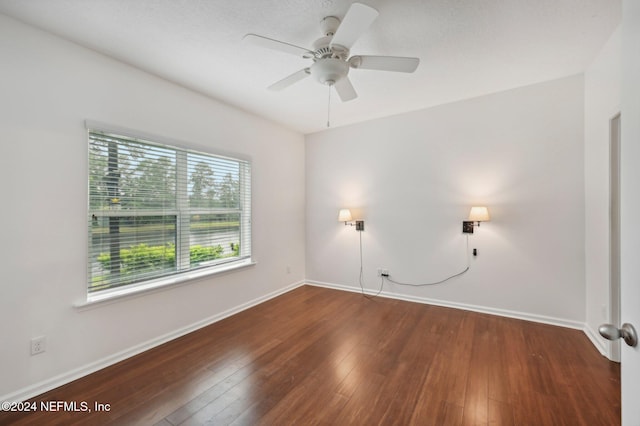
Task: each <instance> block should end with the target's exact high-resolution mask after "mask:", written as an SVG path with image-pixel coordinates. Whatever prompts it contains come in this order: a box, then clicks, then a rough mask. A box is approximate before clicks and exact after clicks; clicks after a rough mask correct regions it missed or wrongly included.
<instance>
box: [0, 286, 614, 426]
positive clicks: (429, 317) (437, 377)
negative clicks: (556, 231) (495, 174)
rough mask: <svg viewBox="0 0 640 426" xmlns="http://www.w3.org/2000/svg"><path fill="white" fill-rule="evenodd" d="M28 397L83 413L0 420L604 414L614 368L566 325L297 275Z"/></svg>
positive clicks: (380, 420)
mask: <svg viewBox="0 0 640 426" xmlns="http://www.w3.org/2000/svg"><path fill="white" fill-rule="evenodd" d="M33 401H36V402H38V401H66V402H72V401H75V402H78V404H79V407H80V404H81V403H82V402H85V403H87V404H88V407H89V408H91V409H92V412H91V413H88V412H69V411H60V412H41V411H40V412H36V413H31V414H17V413H0V424H33V425H49V424H59V425H70V424H91V425H96V424H118V425H120V424H123V425H130V424H143V425H153V424H157V425H178V424H184V425H201V424H212V425H224V424H238V425H253V424H265V425H290V424H296V425H309V424H325V425H343V424H358V425H376V424H384V425H391V424H397V425H406V424H416V425H488V424H491V425H536V426H539V425H589V426H593V425H607V426H611V425H617V424H620V368H619V365H618V364H615V363H612V362H609V361H608V360H607V359H605V358H604V357H602V356H601V355H600V354H599V353H598V352H597V350H596V349H595V348H594V347H593V345H592V344H591V343H590V342H589V341H588V339H587V337H586V336H585V335H584V334H583V333H582V332H581V331H578V330H571V329H565V328H560V327H554V326H548V325H542V324H537V323H532V322H527V321H520V320H515V319H508V318H501V317H496V316H491V315H484V314H479V313H473V312H467V311H462V310H456V309H449V308H442V307H437V306H429V305H421V304H417V303H410V302H403V301H398V300H392V299H383V298H376V299H367V298H365V297H363V296H362V295H359V294H356V293H347V292H341V291H336V290H329V289H323V288H317V287H310V286H305V287H301V288H298V289H296V290H294V291H291V292H289V293H287V294H284V295H282V296H280V297H278V298H276V299H273V300H270V301H268V302H266V303H263V304H261V305H259V306H257V307H254V308H252V309H249V310H247V311H244V312H242V313H240V314H237V315H235V316H233V317H230V318H227V319H225V320H223V321H220V322H218V323H216V324H213V325H211V326H208V327H206V328H203V329H201V330H198V331H196V332H194V333H191V334H189V335H187V336H184V337H181V338H179V339H176V340H174V341H172V342H169V343H167V344H164V345H162V346H159V347H157V348H155V349H153V350H150V351H148V352H145V353H143V354H140V355H138V356H136V357H133V358H130V359H128V360H126V361H123V362H121V363H119V364H116V365H114V366H111V367H109V368H106V369H104V370H101V371H99V372H96V373H94V374H92V375H90V376H88V377H85V378H82V379H80V380H77V381H75V382H73V383H70V384H68V385H65V386H62V387H60V388H58V389H55V390H53V391H51V392H48V393H46V394H44V395H41V396H40V397H38V398H35V399H34V400H33ZM96 402H97V403H103V404H109V408H110V409H109V411H103V412H96V411H95V409H94V404H95V403H96ZM38 404H39V402H38Z"/></svg>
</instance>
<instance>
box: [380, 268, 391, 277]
mask: <svg viewBox="0 0 640 426" xmlns="http://www.w3.org/2000/svg"><path fill="white" fill-rule="evenodd" d="M378 276H379V277H382V276H385V277H388V276H389V270H388V269H386V268H378Z"/></svg>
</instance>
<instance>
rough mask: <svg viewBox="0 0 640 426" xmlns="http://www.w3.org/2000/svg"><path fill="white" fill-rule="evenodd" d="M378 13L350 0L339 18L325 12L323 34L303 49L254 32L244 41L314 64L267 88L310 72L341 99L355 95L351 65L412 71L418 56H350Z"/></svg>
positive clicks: (284, 84) (279, 87)
mask: <svg viewBox="0 0 640 426" xmlns="http://www.w3.org/2000/svg"><path fill="white" fill-rule="evenodd" d="M377 17H378V11H377V10H376V9H374V8H372V7H370V6H367V5H365V4H362V3H353V4H352V5H351V7H349V10H348V11H347V14H346V15H345V17H344V19H343V20H342V22H340V19H338V18H336V17H335V16H327V17H325V18H324V19H323V20H322V22H321V23H320V26H321V29H322V32H323V33H324V37H320V38H319V39H317V40H316V41H315V42H314V43H313V48H312V49H305V48H304V47H299V46H296V45H294V44H291V43H287V42H284V41H279V40H274V39H272V38H268V37H264V36H260V35H257V34H247V35H245V36H244V41H247V42H250V43H253V44H255V45H258V46H261V47H266V48H269V49H274V50H279V51H282V52H286V53H291V54H294V55H296V56H302V57H303V58H305V59H311V60H313V64H311V66H309V67H307V68H303V69H301V70H300V71H297V72H295V73H293V74H291V75H290V76H288V77H285V78H284V79H282V80H280V81H278V82H276V83H274V84H272V85H271V86H269V89H270V90H276V91H279V90H283V89H286V88H287V87H289V86H291V85H293V84H294V83H297V82H298V81H300V80H302V79H304V78H306V77H307V76H309V75H311V76H313V77H314V78H315V79H316V80H317V81H318V82H320V83H321V84H325V85H328V86H333V87H335V89H336V92H337V93H338V96H339V97H340V99H341V100H342V101H343V102H347V101H350V100H352V99H355V98H357V97H358V94H357V93H356V91H355V89H354V88H353V85H352V84H351V81H350V80H349V77H348V74H349V70H350V69H351V68H354V69H368V70H381V71H396V72H407V73H411V72H414V71H415V70H416V68H417V67H418V64H419V63H420V59H418V58H408V57H399V56H351V57H349V54H350V49H351V47H352V46H353V44H354V43H355V42H356V41H357V40H358V38H359V37H360V35H362V33H364V31H366V29H367V28H369V26H370V25H371V23H372V22H373V21H374V20H375V19H376V18H377Z"/></svg>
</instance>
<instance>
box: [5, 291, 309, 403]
mask: <svg viewBox="0 0 640 426" xmlns="http://www.w3.org/2000/svg"><path fill="white" fill-rule="evenodd" d="M304 284H305V281H298V282H296V283H293V284H290V285H288V286H286V287H283V288H281V289H279V290H276V291H273V292H271V293H269V294H266V295H264V296H261V297H258V298H256V299H253V300H250V301H248V302H246V303H243V304H241V305H238V306H236V307H233V308H231V309H228V310H226V311H224V312H221V313H219V314H216V315H213V316H211V317H209V318H205V319H203V320H201V321H198V322H196V323H193V324H191V325H188V326H186V327H183V328H180V329H178V330H175V331H172V332H171V333H167V334H165V335H162V336H159V337H157V338H155V339H151V340H148V341H146V342H144V343H141V344H139V345H136V346H133V347H131V348H129V349H125V350H124V351H121V352H118V353H115V354H113V355H110V356H108V357H105V358H102V359H100V360H97V361H95V362H92V363H89V364H87V365H84V366H82V367H80V368H76V369H74V370H71V371H68V372H66V373H63V374H60V375H58V376H55V377H52V378H50V379H47V380H43V381H41V382H39V383H35V384H33V385H31V386H27V387H25V388H22V389H20V390H18V391H16V392H12V393H10V394H7V395H2V396H0V401H10V402H17V401H26V400H28V399H30V398H33V397H34V396H37V395H40V394H42V393H45V392H48V391H50V390H52V389H55V388H57V387H59V386H62V385H65V384H67V383H70V382H72V381H74V380H77V379H79V378H81V377H84V376H86V375H89V374H91V373H95V372H96V371H98V370H102V369H103V368H105V367H109V366H110V365H113V364H116V363H118V362H120V361H123V360H125V359H127V358H130V357H132V356H135V355H138V354H139V353H142V352H144V351H147V350H149V349H152V348H154V347H156V346H160V345H162V344H164V343H167V342H169V341H171V340H174V339H177V338H178V337H181V336H184V335H185V334H189V333H191V332H194V331H196V330H198V329H200V328H203V327H206V326H208V325H211V324H213V323H215V322H218V321H220V320H223V319H225V318H227V317H230V316H231V315H235V314H237V313H239V312H242V311H244V310H246V309H249V308H252V307H254V306H256V305H259V304H260V303H263V302H266V301H267V300H269V299H273V298H274V297H277V296H280V295H281V294H283V293H286V292H288V291H291V290H293V289H295V288H298V287H300V286H302V285H304Z"/></svg>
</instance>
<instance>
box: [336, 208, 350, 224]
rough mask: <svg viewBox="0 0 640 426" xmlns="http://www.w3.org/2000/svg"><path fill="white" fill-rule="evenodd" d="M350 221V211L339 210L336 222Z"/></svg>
mask: <svg viewBox="0 0 640 426" xmlns="http://www.w3.org/2000/svg"><path fill="white" fill-rule="evenodd" d="M352 220H353V219H352V218H351V210H349V209H340V213H338V222H351V221H352Z"/></svg>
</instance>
